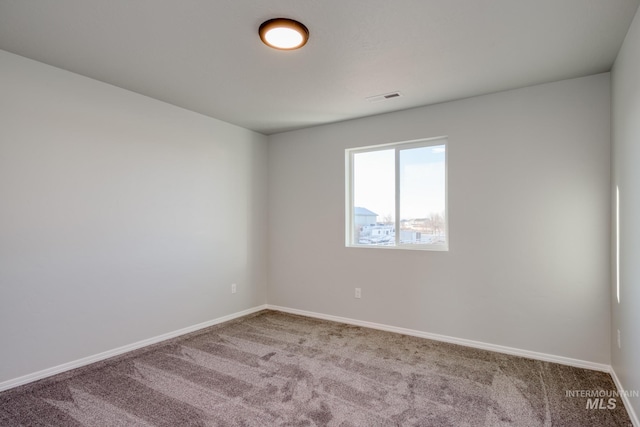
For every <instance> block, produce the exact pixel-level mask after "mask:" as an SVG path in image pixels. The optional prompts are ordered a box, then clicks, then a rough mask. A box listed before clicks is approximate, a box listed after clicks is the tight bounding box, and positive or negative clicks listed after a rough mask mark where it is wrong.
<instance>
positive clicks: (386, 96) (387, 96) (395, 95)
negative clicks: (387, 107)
mask: <svg viewBox="0 0 640 427" xmlns="http://www.w3.org/2000/svg"><path fill="white" fill-rule="evenodd" d="M401 96H402V94H401V93H400V92H391V93H385V94H382V95H376V96H370V97H368V98H365V99H366V100H367V101H368V102H380V101H386V100H388V99H393V98H399V97H401Z"/></svg>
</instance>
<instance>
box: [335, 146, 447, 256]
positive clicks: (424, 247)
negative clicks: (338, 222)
mask: <svg viewBox="0 0 640 427" xmlns="http://www.w3.org/2000/svg"><path fill="white" fill-rule="evenodd" d="M435 145H444V146H445V155H444V197H445V201H444V206H445V208H444V210H445V212H444V232H445V242H444V244H440V245H435V244H434V245H431V244H407V243H405V244H401V243H400V196H401V195H400V155H399V153H400V151H402V150H406V149H411V148H422V147H432V146H435ZM389 149H394V150H395V229H396V233H395V234H396V235H395V238H396V240H395V244H394V245H393V246H391V245H389V246H386V245H366V244H358V243H357V242H353V241H352V238H353V237H352V236H353V230H354V227H355V224H354V218H355V216H354V214H353V213H354V212H353V211H354V206H353V190H354V189H353V185H354V179H353V178H354V177H353V169H354V168H353V159H354V155H355V154H358V153H366V152H372V151H381V150H389ZM448 174H449V140H448V137H447V136H438V137H433V138H424V139H415V140H410V141H401V142H391V143H387V144H378V145H369V146H366V147H357V148H347V149H346V150H345V183H346V185H345V207H346V209H345V246H346V247H349V248H367V249H369V248H371V249H394V250H398V249H401V250H418V251H448V250H449V188H448V181H449V180H448Z"/></svg>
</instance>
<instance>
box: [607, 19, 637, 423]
mask: <svg viewBox="0 0 640 427" xmlns="http://www.w3.org/2000/svg"><path fill="white" fill-rule="evenodd" d="M611 76H612V93H611V95H612V103H611V108H612V122H611V125H612V141H613V173H612V177H613V179H612V181H613V182H612V187H613V191H614V195H615V188H616V186H617V187H619V190H620V303H618V301H617V298H616V275H615V265H616V261H615V255H616V253H615V249H616V246H614V250H613V251H612V255H613V262H612V265H613V266H614V271H613V275H612V276H613V280H612V286H611V295H612V296H611V300H612V301H611V312H612V325H611V329H612V337H616V334H617V330H620V335H621V337H620V338H621V348H620V349H618V344H617V339H615V338H614V339H612V340H611V341H612V342H611V353H612V361H611V364H612V366H613V369H614V371H615V372H616V375H617V376H618V378H619V379H620V382H621V383H622V386H623V387H624V388H625V389H626V390H635V391H638V390H640V81H639V80H638V76H640V9H639V10H638V12H636V16H635V18H634V21H633V23H632V24H631V28H630V29H629V32H628V33H627V37H626V39H625V41H624V44H623V46H622V49H621V50H620V53H619V54H618V58H617V59H616V62H615V64H614V67H613V70H612V73H611ZM614 201H615V199H614ZM613 212H614V213H615V204H614V211H613ZM613 217H614V221H613V227H612V229H613V230H614V233H613V234H614V239H615V230H616V228H615V215H613ZM613 242H614V245H615V240H613ZM630 401H631V404H632V405H633V410H634V412H635V414H636V420H637V419H638V418H637V417H638V416H640V399H638V398H632V399H630Z"/></svg>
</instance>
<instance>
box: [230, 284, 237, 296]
mask: <svg viewBox="0 0 640 427" xmlns="http://www.w3.org/2000/svg"><path fill="white" fill-rule="evenodd" d="M231 293H232V294H235V293H236V284H235V283H232V284H231Z"/></svg>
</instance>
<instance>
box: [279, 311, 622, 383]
mask: <svg viewBox="0 0 640 427" xmlns="http://www.w3.org/2000/svg"><path fill="white" fill-rule="evenodd" d="M267 308H268V309H269V310H276V311H282V312H284V313H291V314H299V315H301V316H307V317H315V318H317V319H323V320H332V321H334V322H341V323H347V324H349V325H355V326H363V327H365V328H371V329H379V330H381V331H387V332H396V333H398V334H403V335H410V336H414V337H419V338H427V339H430V340H435V341H443V342H447V343H451V344H459V345H463V346H466V347H473V348H479V349H482V350H489V351H495V352H497V353H505V354H511V355H514V356H522V357H527V358H529V359H535V360H542V361H544V362H552V363H559V364H561V365H568V366H574V367H576V368H585V369H591V370H593V371H601V372H607V373H610V372H611V366H610V365H605V364H602V363H594V362H589V361H586V360H580V359H572V358H569V357H563V356H555V355H553V354H546V353H538V352H536V351H529V350H521V349H519V348H513V347H505V346H502V345H496V344H488V343H484V342H480V341H473V340H468V339H464V338H454V337H450V336H447V335H440V334H433V333H430V332H422V331H416V330H414V329H406V328H399V327H396V326H388V325H383V324H381V323H373V322H366V321H363V320H356V319H350V318H347V317H339V316H332V315H329V314H321V313H314V312H312V311H306V310H298V309H295V308H288V307H280V306H277V305H271V304H267Z"/></svg>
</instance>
